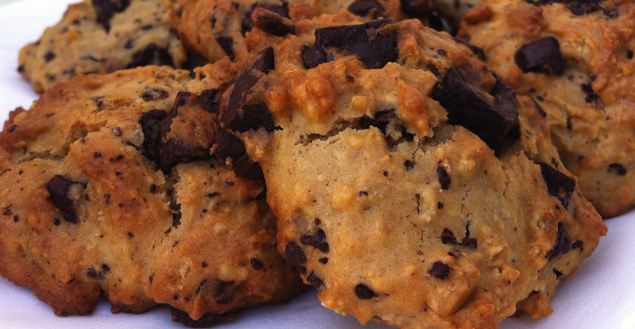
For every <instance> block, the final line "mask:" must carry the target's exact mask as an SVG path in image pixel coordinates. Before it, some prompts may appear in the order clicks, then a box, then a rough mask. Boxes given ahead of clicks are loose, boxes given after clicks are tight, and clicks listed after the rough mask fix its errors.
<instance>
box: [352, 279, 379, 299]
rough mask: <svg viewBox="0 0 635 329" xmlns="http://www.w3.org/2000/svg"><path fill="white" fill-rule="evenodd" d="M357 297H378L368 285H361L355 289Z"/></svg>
mask: <svg viewBox="0 0 635 329" xmlns="http://www.w3.org/2000/svg"><path fill="white" fill-rule="evenodd" d="M355 295H357V298H359V299H371V298H373V297H377V294H376V293H375V292H374V291H373V289H370V287H368V286H367V285H365V284H363V283H360V284H358V285H357V286H356V287H355Z"/></svg>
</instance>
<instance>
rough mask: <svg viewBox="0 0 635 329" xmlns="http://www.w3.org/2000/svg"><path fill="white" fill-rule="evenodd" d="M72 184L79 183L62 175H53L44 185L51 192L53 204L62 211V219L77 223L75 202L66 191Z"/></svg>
mask: <svg viewBox="0 0 635 329" xmlns="http://www.w3.org/2000/svg"><path fill="white" fill-rule="evenodd" d="M74 184H81V183H78V182H75V181H72V180H70V179H68V178H66V177H64V176H62V175H55V176H54V177H53V178H51V180H50V181H48V183H46V185H44V187H45V188H46V189H47V190H48V191H49V193H50V194H51V200H52V201H53V204H55V207H57V209H59V210H60V211H61V212H62V214H63V215H64V219H65V220H66V221H67V222H69V223H73V224H77V214H76V212H75V202H74V201H73V199H71V198H70V197H69V196H68V192H69V190H70V189H71V187H72V186H73V185H74Z"/></svg>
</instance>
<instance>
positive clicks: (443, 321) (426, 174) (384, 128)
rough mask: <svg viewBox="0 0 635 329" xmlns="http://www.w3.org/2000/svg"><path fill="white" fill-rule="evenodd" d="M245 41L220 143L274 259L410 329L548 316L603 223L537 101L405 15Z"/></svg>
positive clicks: (339, 21)
mask: <svg viewBox="0 0 635 329" xmlns="http://www.w3.org/2000/svg"><path fill="white" fill-rule="evenodd" d="M330 33H337V35H338V37H336V38H325V37H324V36H325V35H329V34H330ZM342 40H348V42H342ZM387 40H388V41H387ZM246 42H247V46H248V48H249V49H252V50H253V51H252V52H251V54H250V60H248V61H245V62H244V63H243V64H242V67H243V71H242V73H239V74H238V77H239V78H236V79H234V80H233V81H232V82H231V83H230V84H229V85H228V87H227V91H226V93H225V95H224V96H223V101H222V103H221V110H220V111H221V112H220V113H221V120H220V122H221V126H220V130H219V135H220V134H229V135H231V136H232V138H238V139H239V140H240V141H242V147H243V149H244V150H245V152H246V153H247V155H248V156H249V157H250V158H251V159H252V160H254V161H256V162H257V163H258V165H259V167H260V168H261V169H262V173H263V175H264V179H265V181H266V183H267V200H268V202H269V205H270V206H271V209H272V210H273V212H274V213H275V214H276V216H277V217H278V229H279V233H278V241H279V243H278V251H279V252H280V253H282V254H283V255H284V256H285V258H286V259H287V260H288V261H290V262H293V263H296V264H298V265H299V266H301V269H302V270H301V273H302V277H303V278H304V280H305V282H306V283H308V284H310V285H312V286H313V287H315V288H317V289H318V290H319V298H320V300H321V301H322V304H323V305H325V306H326V307H328V308H331V309H333V310H335V311H336V312H338V313H340V314H351V315H353V316H355V317H356V318H357V319H358V320H359V321H360V322H361V323H366V322H368V321H378V322H385V323H388V324H390V325H393V326H398V327H403V328H422V327H426V328H427V327H430V328H495V327H497V326H498V323H499V322H500V321H502V320H503V319H505V318H506V317H508V316H511V315H512V314H514V313H515V312H516V311H517V310H525V311H527V312H528V313H530V314H531V316H533V317H535V318H537V317H540V316H544V315H547V314H550V313H551V312H552V309H551V308H550V306H549V300H550V299H551V297H552V296H553V294H554V293H555V288H556V286H557V285H558V283H559V282H560V281H561V280H563V279H564V278H566V277H568V276H569V275H571V274H573V272H574V271H575V269H576V268H577V266H578V264H579V262H580V261H581V260H582V259H584V258H586V257H588V256H590V255H591V253H592V252H593V250H594V248H595V247H596V246H597V244H598V242H599V237H600V236H601V235H604V234H606V227H605V226H604V224H603V222H602V220H601V218H600V217H599V215H598V214H597V213H596V212H595V210H594V209H593V207H592V206H591V204H590V203H589V202H588V201H586V200H585V199H584V198H583V197H582V195H581V194H580V192H579V189H578V187H577V183H576V180H575V178H574V177H573V175H572V174H571V173H570V172H568V171H567V170H566V169H565V167H564V166H563V164H562V163H561V162H560V160H559V158H558V155H557V152H556V150H555V148H554V147H553V145H552V144H551V143H550V133H549V128H548V125H547V124H546V122H545V121H544V118H543V117H542V115H541V112H540V108H539V107H538V106H537V105H536V104H535V103H534V102H533V101H532V100H531V98H529V97H526V96H520V97H517V96H516V95H515V93H514V91H513V90H512V89H511V88H510V87H509V86H508V85H507V84H505V83H504V82H503V81H502V80H501V79H500V78H498V77H497V76H495V75H494V74H493V73H492V72H491V71H490V70H489V69H487V67H485V65H484V64H483V63H482V62H480V61H479V60H478V59H477V58H475V57H474V56H473V54H472V51H471V50H470V49H468V48H467V47H465V46H463V45H461V44H458V43H456V42H455V41H454V40H453V39H452V38H451V37H450V36H449V35H447V34H445V33H438V32H435V31H433V30H431V29H428V28H425V27H423V26H422V24H421V23H420V22H419V21H416V20H408V21H403V22H400V23H394V22H392V21H390V20H378V21H373V22H369V23H364V21H362V20H360V19H359V18H357V17H355V16H354V15H351V14H350V13H346V12H342V13H340V14H337V15H334V16H321V17H319V18H317V19H314V20H307V21H298V22H296V24H295V34H287V35H285V36H282V37H281V36H276V35H274V34H271V33H268V32H267V31H264V30H260V29H255V30H253V31H252V33H250V34H249V35H248V36H247V39H246ZM378 44H382V45H384V44H387V45H395V46H388V47H385V46H382V47H378V46H377V45H378ZM318 50H319V51H318ZM323 54H326V56H324V55H323ZM271 56H273V61H271V62H269V61H268V60H267V61H265V60H264V59H267V58H270V57H271ZM372 56H377V57H380V58H383V59H384V60H382V61H375V60H368V58H373V57H372ZM254 61H256V63H264V62H268V65H259V64H253V63H254ZM307 63H310V64H309V65H307ZM468 103H471V104H477V105H478V106H474V107H469V108H468V107H467V106H466V104H468ZM255 116H257V117H259V118H262V119H261V120H260V121H259V123H258V122H257V124H253V122H254V121H253V120H251V119H250V118H253V117H255ZM265 118H266V119H265ZM222 148H223V146H222V145H219V150H221V149H222ZM225 158H226V159H227V162H229V163H230V164H231V162H232V161H234V160H233V159H232V158H231V157H225Z"/></svg>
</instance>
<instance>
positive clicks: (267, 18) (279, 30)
mask: <svg viewBox="0 0 635 329" xmlns="http://www.w3.org/2000/svg"><path fill="white" fill-rule="evenodd" d="M253 23H254V25H256V26H257V27H258V28H259V29H260V30H262V31H264V32H267V33H269V34H271V35H275V36H278V37H283V36H285V35H287V34H295V25H293V22H290V21H289V20H286V21H285V20H284V19H282V16H280V15H278V14H276V13H274V12H271V11H266V10H265V11H262V10H257V14H256V17H253Z"/></svg>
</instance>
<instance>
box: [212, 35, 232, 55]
mask: <svg viewBox="0 0 635 329" xmlns="http://www.w3.org/2000/svg"><path fill="white" fill-rule="evenodd" d="M214 37H216V42H218V45H219V46H221V48H223V50H224V51H225V54H227V56H229V59H231V60H232V61H233V60H234V58H236V54H235V53H234V48H233V47H234V40H233V39H232V38H230V37H225V36H220V35H215V36H214Z"/></svg>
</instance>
